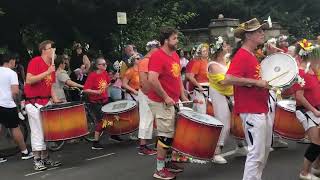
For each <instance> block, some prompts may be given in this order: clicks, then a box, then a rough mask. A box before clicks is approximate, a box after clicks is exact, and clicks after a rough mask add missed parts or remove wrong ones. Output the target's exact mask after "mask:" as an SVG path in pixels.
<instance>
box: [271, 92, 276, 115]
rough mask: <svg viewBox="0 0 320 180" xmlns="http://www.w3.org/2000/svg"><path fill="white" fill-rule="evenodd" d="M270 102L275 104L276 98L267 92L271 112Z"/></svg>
mask: <svg viewBox="0 0 320 180" xmlns="http://www.w3.org/2000/svg"><path fill="white" fill-rule="evenodd" d="M271 101H273V102H274V103H277V98H275V97H273V96H272V94H270V92H269V111H270V112H272V107H271Z"/></svg>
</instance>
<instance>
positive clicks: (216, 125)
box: [178, 112, 223, 127]
mask: <svg viewBox="0 0 320 180" xmlns="http://www.w3.org/2000/svg"><path fill="white" fill-rule="evenodd" d="M178 114H179V115H181V116H183V117H185V118H187V119H190V120H191V121H193V122H198V123H200V124H204V125H209V126H213V127H223V124H222V122H220V121H219V120H217V121H218V122H220V123H221V124H209V123H205V122H203V121H199V120H196V119H194V118H192V117H187V116H186V115H184V114H183V113H181V112H179V113H178ZM202 115H206V114H202ZM208 116H209V115H208Z"/></svg>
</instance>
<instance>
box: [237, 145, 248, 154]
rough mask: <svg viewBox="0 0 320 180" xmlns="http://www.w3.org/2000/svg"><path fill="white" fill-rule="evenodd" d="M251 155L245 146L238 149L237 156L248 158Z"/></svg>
mask: <svg viewBox="0 0 320 180" xmlns="http://www.w3.org/2000/svg"><path fill="white" fill-rule="evenodd" d="M248 153H249V151H248V148H247V147H245V146H242V147H236V149H235V154H240V155H242V156H246V155H247V154H248Z"/></svg>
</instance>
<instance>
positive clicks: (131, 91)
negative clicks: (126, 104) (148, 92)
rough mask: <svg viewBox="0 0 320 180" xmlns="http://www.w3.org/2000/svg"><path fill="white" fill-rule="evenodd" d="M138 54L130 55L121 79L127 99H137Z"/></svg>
mask: <svg viewBox="0 0 320 180" xmlns="http://www.w3.org/2000/svg"><path fill="white" fill-rule="evenodd" d="M139 60H140V56H139V55H138V54H134V55H132V56H131V57H130V58H129V59H128V62H129V63H128V67H129V68H128V69H127V71H126V73H125V74H124V76H123V79H122V88H124V89H125V90H126V95H125V98H126V99H129V100H134V101H136V100H138V97H137V96H138V91H139V86H140V84H139V72H138V63H139Z"/></svg>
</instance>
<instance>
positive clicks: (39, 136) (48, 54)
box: [24, 40, 61, 171]
mask: <svg viewBox="0 0 320 180" xmlns="http://www.w3.org/2000/svg"><path fill="white" fill-rule="evenodd" d="M39 51H40V52H41V56H37V57H34V58H33V59H31V60H30V62H29V64H28V69H27V76H26V84H25V87H24V93H25V95H26V111H27V114H28V119H29V125H30V130H31V147H32V151H33V154H34V170H36V171H43V170H46V169H47V166H53V167H55V166H60V165H61V162H59V161H53V160H52V159H50V158H49V153H48V151H47V148H46V143H45V142H44V134H43V129H42V123H41V117H40V108H41V107H43V106H46V105H48V104H50V100H52V101H53V102H54V103H55V102H59V100H58V98H57V96H56V94H55V92H54V91H53V88H52V84H53V83H54V82H55V73H54V71H55V66H54V63H53V62H54V61H53V59H54V54H55V46H54V42H53V41H50V40H46V41H43V42H41V43H40V44H39Z"/></svg>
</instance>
